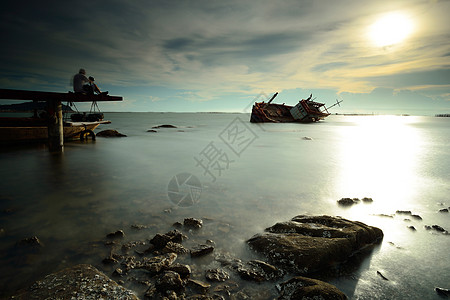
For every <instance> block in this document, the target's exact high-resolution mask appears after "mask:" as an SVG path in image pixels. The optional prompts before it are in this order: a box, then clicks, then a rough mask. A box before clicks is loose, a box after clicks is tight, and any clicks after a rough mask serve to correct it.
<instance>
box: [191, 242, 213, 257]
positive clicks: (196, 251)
mask: <svg viewBox="0 0 450 300" xmlns="http://www.w3.org/2000/svg"><path fill="white" fill-rule="evenodd" d="M213 251H214V246H212V245H204V244H200V245H197V246H195V247H194V248H192V249H191V257H199V256H203V255H206V254H209V253H211V252H213Z"/></svg>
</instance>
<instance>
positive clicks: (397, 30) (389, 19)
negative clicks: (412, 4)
mask: <svg viewBox="0 0 450 300" xmlns="http://www.w3.org/2000/svg"><path fill="white" fill-rule="evenodd" d="M413 27H414V26H413V22H412V20H411V19H410V18H409V17H408V16H406V15H405V14H403V13H390V14H388V15H385V16H383V17H381V18H380V19H378V20H377V21H376V22H375V23H374V24H373V25H372V26H371V27H370V31H369V36H370V38H371V40H372V41H373V43H374V44H375V45H376V46H378V47H385V46H390V45H394V44H398V43H400V42H402V41H403V40H405V39H406V38H407V37H408V36H409V35H410V34H411V32H412V30H413Z"/></svg>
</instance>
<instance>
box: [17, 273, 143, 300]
mask: <svg viewBox="0 0 450 300" xmlns="http://www.w3.org/2000/svg"><path fill="white" fill-rule="evenodd" d="M14 299H24V300H25V299H124V300H125V299H127V300H128V299H132V300H137V299H138V298H137V297H136V295H135V294H134V293H133V292H132V291H130V290H127V289H125V288H124V287H122V286H120V285H118V284H117V283H116V282H115V281H113V280H111V279H110V278H109V277H108V276H106V275H105V274H103V273H102V272H100V271H99V270H97V269H96V268H95V267H93V266H91V265H77V266H74V267H71V268H67V269H64V270H61V271H59V272H56V273H53V274H50V275H47V276H46V277H45V278H44V279H42V280H39V281H36V282H35V283H34V284H33V285H32V286H31V287H30V288H28V289H26V290H24V291H22V292H20V293H19V294H18V295H16V296H14Z"/></svg>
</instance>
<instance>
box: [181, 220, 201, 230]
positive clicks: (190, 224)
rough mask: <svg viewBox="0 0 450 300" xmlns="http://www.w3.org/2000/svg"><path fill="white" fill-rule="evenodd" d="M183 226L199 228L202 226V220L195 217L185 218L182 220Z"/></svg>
mask: <svg viewBox="0 0 450 300" xmlns="http://www.w3.org/2000/svg"><path fill="white" fill-rule="evenodd" d="M183 224H184V226H185V227H189V228H195V229H199V228H201V227H202V226H203V221H202V220H200V219H195V218H186V219H184V221H183Z"/></svg>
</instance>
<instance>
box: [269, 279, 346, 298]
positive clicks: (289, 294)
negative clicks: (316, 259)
mask: <svg viewBox="0 0 450 300" xmlns="http://www.w3.org/2000/svg"><path fill="white" fill-rule="evenodd" d="M277 289H278V292H279V293H280V297H279V298H278V299H280V300H281V299H282V300H284V299H286V300H288V299H289V300H290V299H321V300H341V299H342V300H344V299H347V296H346V295H345V294H344V293H342V292H341V291H340V290H339V289H338V288H337V287H335V286H334V285H331V284H329V283H326V282H323V281H320V280H316V279H311V278H306V277H301V276H298V277H294V278H291V279H289V280H288V281H285V282H283V283H281V284H278V285H277Z"/></svg>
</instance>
